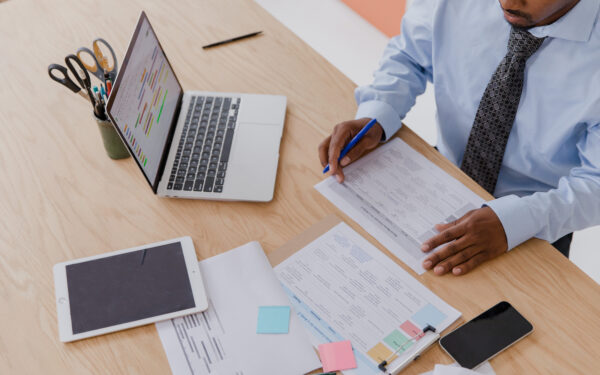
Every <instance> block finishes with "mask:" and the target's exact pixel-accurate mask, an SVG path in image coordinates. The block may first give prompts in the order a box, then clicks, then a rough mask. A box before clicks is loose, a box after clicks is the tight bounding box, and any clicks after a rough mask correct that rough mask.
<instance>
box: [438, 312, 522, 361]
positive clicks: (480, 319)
mask: <svg viewBox="0 0 600 375" xmlns="http://www.w3.org/2000/svg"><path fill="white" fill-rule="evenodd" d="M531 332H533V326H532V325H531V323H529V321H527V319H525V318H524V317H523V315H521V314H520V313H519V312H518V311H517V310H516V309H515V308H514V307H512V305H511V304H510V303H508V302H506V301H502V302H500V303H498V304H497V305H495V306H493V307H492V308H490V309H489V310H487V311H485V312H483V313H482V314H480V315H478V316H477V317H475V318H473V319H472V320H471V321H469V322H467V323H465V324H463V325H462V326H460V327H458V328H457V329H455V330H454V331H452V332H450V333H448V334H447V335H446V336H444V337H442V338H441V339H440V346H441V347H442V349H444V350H445V351H446V353H448V354H449V355H450V357H452V358H453V359H454V360H455V361H456V362H457V363H458V364H459V365H461V366H462V367H465V368H468V369H474V368H475V367H477V366H479V365H480V364H482V363H483V362H485V361H487V360H489V359H491V358H493V357H494V356H496V355H497V354H498V353H500V352H501V351H503V350H504V349H506V348H508V347H509V346H511V345H513V344H514V343H516V342H517V341H519V340H521V339H522V338H523V337H525V336H527V335H529V334H530V333H531Z"/></svg>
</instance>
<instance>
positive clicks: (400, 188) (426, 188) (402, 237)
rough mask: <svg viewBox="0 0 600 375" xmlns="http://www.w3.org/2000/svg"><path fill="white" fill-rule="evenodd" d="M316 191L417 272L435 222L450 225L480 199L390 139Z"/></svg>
mask: <svg viewBox="0 0 600 375" xmlns="http://www.w3.org/2000/svg"><path fill="white" fill-rule="evenodd" d="M344 175H345V176H346V178H345V180H344V182H343V183H342V184H339V183H338V182H337V181H336V180H335V178H334V177H330V178H328V179H326V180H324V181H322V182H320V183H318V184H317V185H316V186H315V188H316V189H317V190H318V191H319V192H321V194H323V195H324V196H325V197H326V198H327V199H329V200H330V201H331V202H332V203H333V204H335V205H336V206H337V207H338V208H339V209H341V210H342V211H344V212H345V213H346V214H347V215H348V216H350V217H351V218H352V219H354V220H356V222H357V223H358V224H360V225H361V226H362V227H363V228H365V230H366V231H367V232H369V233H370V234H371V235H372V236H373V237H375V238H376V239H377V240H378V241H379V242H380V243H381V244H382V245H383V246H385V247H386V248H387V249H388V250H390V251H391V252H392V253H393V254H394V255H396V256H397V257H398V258H400V260H402V261H403V262H404V263H406V264H407V265H408V266H409V267H410V268H412V269H413V270H414V271H415V272H416V273H417V274H419V275H420V274H422V273H423V272H425V270H424V269H423V267H422V265H421V263H422V262H423V260H424V259H425V258H426V257H427V256H428V253H423V252H422V251H421V244H422V243H423V242H424V241H426V240H427V239H429V238H431V237H432V236H434V235H435V234H436V233H437V232H436V231H435V229H434V225H435V224H439V223H443V222H450V221H454V220H456V219H457V218H459V217H461V216H462V215H464V214H465V213H467V212H468V211H470V210H472V209H475V208H479V207H481V205H482V204H483V202H484V200H483V199H482V198H481V197H479V196H478V195H477V194H475V193H473V192H472V191H471V190H469V189H468V188H467V187H466V186H464V185H463V184H462V183H460V182H459V181H458V180H456V179H454V178H453V177H452V176H450V175H449V174H447V173H446V172H444V171H443V170H442V169H441V168H439V167H438V166H436V165H435V164H434V163H432V162H431V161H429V160H427V159H426V158H425V157H424V156H423V155H421V154H420V153H418V152H417V151H415V150H414V149H413V148H411V147H410V146H409V145H408V144H406V143H405V142H404V141H402V140H401V139H398V138H394V139H392V140H391V141H389V142H388V143H386V144H385V145H382V146H381V147H379V148H378V149H376V150H375V151H373V152H371V153H370V154H368V155H367V156H365V157H364V158H361V159H359V160H357V161H356V162H355V163H353V164H351V165H349V166H348V167H346V168H344Z"/></svg>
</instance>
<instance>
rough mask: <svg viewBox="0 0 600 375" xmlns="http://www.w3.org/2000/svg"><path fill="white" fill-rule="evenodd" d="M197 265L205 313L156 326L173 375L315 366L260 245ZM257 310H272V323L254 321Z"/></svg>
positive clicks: (259, 373) (250, 374) (293, 371)
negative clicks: (204, 293) (205, 298)
mask: <svg viewBox="0 0 600 375" xmlns="http://www.w3.org/2000/svg"><path fill="white" fill-rule="evenodd" d="M199 264H200V271H201V272H202V276H203V278H204V285H205V286H206V289H207V294H208V297H209V300H210V304H209V308H208V310H207V311H205V312H203V313H200V314H194V315H189V316H185V317H183V318H177V319H171V320H168V321H165V322H160V323H157V324H156V328H157V329H158V333H159V335H160V338H161V340H162V343H163V346H164V348H165V351H166V353H167V358H168V359H169V364H170V366H171V370H172V371H173V373H174V374H176V375H179V374H221V375H225V374H226V375H230V374H236V375H241V374H244V375H265V374H290V375H298V374H304V373H306V372H310V371H312V370H314V369H316V368H319V367H321V363H320V361H319V358H318V357H317V355H316V353H315V352H314V350H313V348H312V346H311V344H310V341H309V338H308V336H307V333H306V331H305V330H304V328H303V326H302V323H300V321H299V320H298V317H297V316H296V314H295V313H294V312H293V311H292V312H291V313H290V309H289V305H290V302H289V300H288V298H287V296H286V294H285V293H284V291H283V289H282V288H281V284H280V283H279V281H278V280H277V278H276V277H275V274H274V272H273V269H272V268H271V265H270V264H269V262H268V260H267V258H266V256H265V254H264V252H263V250H262V248H261V246H260V244H258V243H257V242H251V243H249V244H247V245H244V246H241V247H239V248H236V249H234V250H230V251H228V252H226V253H223V254H220V255H217V256H214V257H212V258H209V259H206V260H203V261H201V262H200V263H199ZM261 307H277V308H276V309H275V310H276V311H275V312H274V314H275V315H273V316H275V318H276V319H274V320H273V319H270V318H269V316H267V317H266V318H265V316H262V318H261V319H260V320H259V310H262V308H261ZM286 307H287V315H285V314H282V312H284V310H285V309H286ZM267 310H269V309H267ZM269 313H273V311H269V312H267V314H269ZM261 315H262V314H261ZM284 326H285V328H287V330H288V333H284V330H285V329H284ZM260 328H264V329H267V330H271V331H270V332H274V333H272V334H270V333H267V334H260V333H257V331H260Z"/></svg>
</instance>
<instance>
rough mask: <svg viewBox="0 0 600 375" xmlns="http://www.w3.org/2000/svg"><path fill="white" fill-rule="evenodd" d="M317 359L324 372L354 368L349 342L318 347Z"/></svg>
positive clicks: (354, 362) (354, 361)
mask: <svg viewBox="0 0 600 375" xmlns="http://www.w3.org/2000/svg"><path fill="white" fill-rule="evenodd" d="M319 357H321V363H322V364H323V371H325V372H329V371H338V370H348V369H351V368H356V358H354V352H353V351H352V344H351V343H350V341H349V340H346V341H339V342H330V343H328V344H321V345H319Z"/></svg>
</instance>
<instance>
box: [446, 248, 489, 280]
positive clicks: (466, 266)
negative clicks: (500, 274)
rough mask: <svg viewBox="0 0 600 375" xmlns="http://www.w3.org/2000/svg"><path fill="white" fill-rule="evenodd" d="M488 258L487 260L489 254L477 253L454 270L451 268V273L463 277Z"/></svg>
mask: <svg viewBox="0 0 600 375" xmlns="http://www.w3.org/2000/svg"><path fill="white" fill-rule="evenodd" d="M488 258H489V254H488V253H487V252H485V251H482V252H479V253H477V254H475V255H474V256H472V257H471V258H470V259H469V260H467V261H466V262H464V263H462V264H459V265H458V266H455V267H454V268H452V273H453V274H455V275H457V276H458V275H464V274H466V273H468V272H469V271H471V270H472V269H473V268H475V267H477V266H478V265H480V264H481V263H483V262H485V261H486V260H488Z"/></svg>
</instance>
